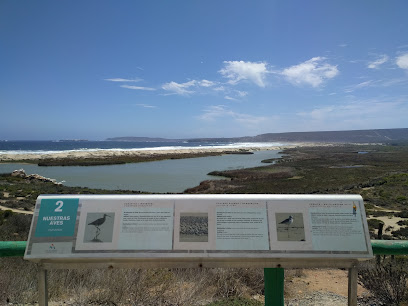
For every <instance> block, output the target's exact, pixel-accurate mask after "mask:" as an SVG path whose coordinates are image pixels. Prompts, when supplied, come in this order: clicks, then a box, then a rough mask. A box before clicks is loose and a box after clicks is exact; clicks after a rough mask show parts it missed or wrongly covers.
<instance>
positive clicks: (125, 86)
mask: <svg viewBox="0 0 408 306" xmlns="http://www.w3.org/2000/svg"><path fill="white" fill-rule="evenodd" d="M120 87H122V88H128V89H133V90H148V91H153V90H156V89H155V88H151V87H142V86H133V85H120Z"/></svg>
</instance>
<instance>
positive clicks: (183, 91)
mask: <svg viewBox="0 0 408 306" xmlns="http://www.w3.org/2000/svg"><path fill="white" fill-rule="evenodd" d="M196 83H197V81H195V80H192V81H189V82H185V83H176V82H169V83H165V84H163V86H162V88H163V89H164V90H167V91H172V92H173V93H175V94H178V95H188V94H191V93H194V91H192V90H188V88H190V87H192V86H195V85H196Z"/></svg>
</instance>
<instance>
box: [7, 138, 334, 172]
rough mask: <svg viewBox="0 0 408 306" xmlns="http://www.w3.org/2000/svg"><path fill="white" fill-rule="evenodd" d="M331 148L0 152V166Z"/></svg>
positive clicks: (122, 161) (89, 163)
mask: <svg viewBox="0 0 408 306" xmlns="http://www.w3.org/2000/svg"><path fill="white" fill-rule="evenodd" d="M317 145H319V146H333V144H329V143H326V144H322V143H301V142H300V143H291V144H287V145H280V146H273V145H271V146H256V145H255V144H254V146H250V147H232V148H229V147H228V148H227V147H203V148H199V147H193V148H177V149H160V148H158V149H132V150H126V149H120V150H119V149H115V150H102V149H101V150H88V151H80V150H78V151H75V150H72V151H63V152H55V153H45V154H44V153H23V154H7V153H6V154H3V153H0V163H15V162H19V163H33V164H38V165H39V166H96V165H112V164H125V163H138V162H148V161H158V160H165V159H182V158H194V157H205V156H216V155H224V154H248V153H251V152H254V151H260V150H284V149H290V148H296V147H313V146H317Z"/></svg>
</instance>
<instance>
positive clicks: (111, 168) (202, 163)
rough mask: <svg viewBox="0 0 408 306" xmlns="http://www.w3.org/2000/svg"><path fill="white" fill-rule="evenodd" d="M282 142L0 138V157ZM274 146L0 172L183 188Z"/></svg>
mask: <svg viewBox="0 0 408 306" xmlns="http://www.w3.org/2000/svg"><path fill="white" fill-rule="evenodd" d="M280 145H284V144H282V143H195V144H193V143H185V142H172V143H170V142H113V141H86V142H79V141H64V142H52V141H7V142H5V141H3V142H0V155H1V154H2V153H5V154H30V153H32V154H39V153H40V154H46V153H56V152H64V151H78V150H81V151H95V150H102V149H103V150H132V149H135V150H136V149H137V150H141V149H142V150H143V149H146V150H155V149H157V150H174V149H177V148H181V147H183V148H192V149H193V148H211V147H217V148H246V147H259V148H262V147H270V146H280ZM278 157H280V154H279V152H278V151H277V150H269V151H262V150H260V151H255V152H254V154H249V155H238V154H229V155H223V156H209V157H199V158H188V159H178V160H162V161H154V162H144V163H133V164H122V165H107V166H87V167H80V166H72V167H39V166H37V165H35V164H19V163H4V164H1V163H0V173H9V172H12V171H13V170H16V169H24V170H25V171H26V173H27V174H33V173H36V174H40V175H42V176H45V177H48V178H52V179H56V180H57V181H58V182H62V183H63V184H64V185H67V186H81V187H90V188H102V189H108V190H115V189H122V190H138V191H146V192H157V193H165V192H183V191H184V190H185V189H187V188H191V187H194V186H197V185H199V184H200V182H202V181H204V180H209V179H222V178H220V177H214V176H209V175H208V173H209V172H211V171H215V170H218V171H222V170H233V169H241V168H250V167H258V166H266V165H268V164H265V163H261V161H262V160H264V159H269V158H278Z"/></svg>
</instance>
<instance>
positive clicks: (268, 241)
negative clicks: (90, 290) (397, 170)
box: [24, 194, 373, 305]
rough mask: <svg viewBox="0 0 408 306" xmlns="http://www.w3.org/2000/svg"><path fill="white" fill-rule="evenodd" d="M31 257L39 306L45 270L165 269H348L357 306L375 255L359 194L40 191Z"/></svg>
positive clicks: (44, 302) (29, 248)
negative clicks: (365, 267) (361, 271)
mask: <svg viewBox="0 0 408 306" xmlns="http://www.w3.org/2000/svg"><path fill="white" fill-rule="evenodd" d="M191 224H200V226H202V227H203V228H204V229H201V230H200V231H199V232H198V233H197V231H196V230H191V229H189V226H190V225H191ZM185 228H187V230H185ZM333 238H336V239H335V242H333ZM159 248H161V249H159ZM24 258H25V259H27V260H30V261H34V262H37V263H39V265H40V270H39V290H40V297H41V298H40V300H41V303H40V305H47V293H46V292H47V281H46V271H47V270H48V269H86V268H91V269H92V268H162V267H166V268H175V267H183V268H203V267H204V268H207V267H228V268H234V267H261V268H311V267H317V268H348V269H349V305H356V301H357V300H356V297H357V272H356V271H357V270H356V267H357V266H358V263H359V261H362V260H368V259H371V258H373V253H372V248H371V244H370V237H369V232H368V226H367V220H366V215H365V210H364V204H363V200H362V198H361V196H359V195H253V194H252V195H41V196H39V197H38V199H37V203H36V209H35V211H34V217H33V221H32V225H31V229H30V235H29V239H28V243H27V248H26V252H25V256H24ZM354 301H355V303H354Z"/></svg>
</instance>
